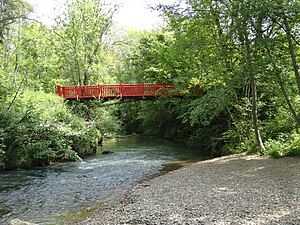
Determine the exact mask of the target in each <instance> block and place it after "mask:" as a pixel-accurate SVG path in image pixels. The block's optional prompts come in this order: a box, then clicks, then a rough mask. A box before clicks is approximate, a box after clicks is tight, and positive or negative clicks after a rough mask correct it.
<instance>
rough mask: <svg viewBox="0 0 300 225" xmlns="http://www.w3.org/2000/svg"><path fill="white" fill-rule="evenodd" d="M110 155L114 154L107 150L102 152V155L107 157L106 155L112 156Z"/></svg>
mask: <svg viewBox="0 0 300 225" xmlns="http://www.w3.org/2000/svg"><path fill="white" fill-rule="evenodd" d="M112 153H114V152H112V151H109V150H105V151H103V152H102V154H103V155H108V154H112Z"/></svg>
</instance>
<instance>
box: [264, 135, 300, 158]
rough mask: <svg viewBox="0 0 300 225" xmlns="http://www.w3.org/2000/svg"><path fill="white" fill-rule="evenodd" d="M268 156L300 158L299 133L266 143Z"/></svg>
mask: <svg viewBox="0 0 300 225" xmlns="http://www.w3.org/2000/svg"><path fill="white" fill-rule="evenodd" d="M266 150H267V154H268V155H270V156H272V157H274V158H279V157H284V156H300V135H299V133H298V131H293V132H292V134H290V135H287V134H281V135H280V136H279V137H278V138H277V139H276V140H272V139H271V140H268V141H267V143H266Z"/></svg>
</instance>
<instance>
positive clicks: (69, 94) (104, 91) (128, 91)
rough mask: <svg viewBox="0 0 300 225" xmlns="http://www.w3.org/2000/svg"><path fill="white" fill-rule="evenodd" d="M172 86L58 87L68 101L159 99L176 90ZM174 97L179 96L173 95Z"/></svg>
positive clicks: (111, 85)
mask: <svg viewBox="0 0 300 225" xmlns="http://www.w3.org/2000/svg"><path fill="white" fill-rule="evenodd" d="M174 89H175V86H174V85H170V84H99V85H92V86H57V93H58V95H59V96H62V97H64V98H66V99H76V100H79V99H96V98H98V99H108V98H119V99H121V100H122V99H124V98H133V97H139V98H141V99H144V98H146V97H157V96H163V95H167V93H168V90H174ZM172 96H179V95H176V94H172Z"/></svg>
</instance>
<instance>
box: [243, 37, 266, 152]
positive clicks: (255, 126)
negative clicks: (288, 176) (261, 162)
mask: <svg viewBox="0 0 300 225" xmlns="http://www.w3.org/2000/svg"><path fill="white" fill-rule="evenodd" d="M245 44H246V51H247V72H248V75H249V82H250V87H251V97H252V123H253V124H252V125H253V129H254V133H255V139H256V143H257V145H258V147H259V152H260V155H263V154H264V152H265V146H264V144H263V142H262V139H261V136H260V132H259V127H258V118H257V90H256V81H255V76H254V73H253V68H252V61H251V46H250V41H249V38H248V34H245Z"/></svg>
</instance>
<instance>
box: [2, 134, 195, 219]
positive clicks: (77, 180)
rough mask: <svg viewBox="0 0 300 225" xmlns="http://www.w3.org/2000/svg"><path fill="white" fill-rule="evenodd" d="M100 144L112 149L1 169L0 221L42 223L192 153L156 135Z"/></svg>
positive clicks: (116, 192)
mask: <svg viewBox="0 0 300 225" xmlns="http://www.w3.org/2000/svg"><path fill="white" fill-rule="evenodd" d="M102 148H103V150H110V151H113V152H114V153H113V154H110V155H101V154H100V155H96V156H93V157H89V158H87V159H85V160H84V161H83V162H74V163H64V164H57V165H53V166H49V167H47V168H39V169H35V170H31V171H25V170H17V171H10V172H1V173H0V224H5V223H6V222H7V221H9V220H11V219H12V218H20V219H24V220H27V221H33V222H38V223H40V224H43V222H44V224H47V222H46V221H49V220H48V219H49V218H50V217H51V218H52V219H51V221H52V220H53V217H54V218H56V217H55V215H64V214H68V213H69V212H74V211H76V210H82V209H85V208H89V207H90V208H91V207H93V206H95V207H96V205H97V204H99V203H101V204H103V202H108V201H110V199H111V198H113V197H114V196H118V195H121V194H122V193H123V192H124V190H126V189H127V188H128V187H129V186H130V185H132V184H133V183H135V182H136V181H138V180H141V179H143V178H145V177H146V176H149V175H152V174H154V173H157V172H158V171H160V170H161V169H162V168H163V167H164V165H165V164H166V163H169V162H172V161H174V160H182V159H183V158H184V157H187V156H188V157H190V156H192V157H194V156H193V154H192V153H190V152H187V150H186V149H185V147H183V146H181V145H178V144H174V143H172V142H168V141H163V140H156V139H144V138H142V139H140V138H128V139H121V140H110V141H106V142H104V143H103V147H102ZM187 159H188V158H187ZM47 218H48V219H47ZM56 219H57V218H56ZM51 223H53V221H52V222H51Z"/></svg>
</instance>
